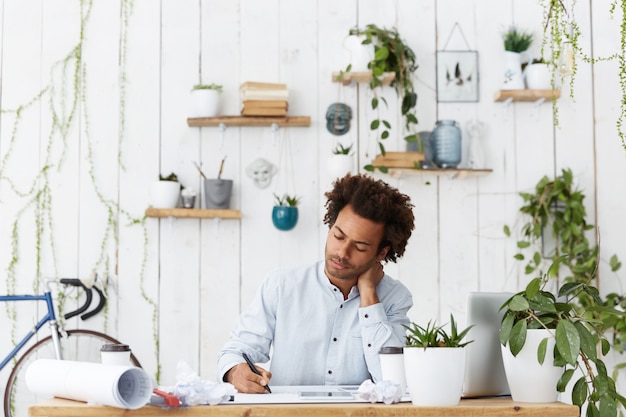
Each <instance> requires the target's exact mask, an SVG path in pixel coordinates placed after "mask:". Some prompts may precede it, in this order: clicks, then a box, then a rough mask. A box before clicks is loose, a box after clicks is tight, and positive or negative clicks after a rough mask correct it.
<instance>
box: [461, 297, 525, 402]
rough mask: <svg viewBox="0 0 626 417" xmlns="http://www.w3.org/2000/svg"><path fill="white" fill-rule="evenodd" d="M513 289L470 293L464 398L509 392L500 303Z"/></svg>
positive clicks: (468, 300)
mask: <svg viewBox="0 0 626 417" xmlns="http://www.w3.org/2000/svg"><path fill="white" fill-rule="evenodd" d="M511 296H513V294H512V293H505V292H470V293H468V294H467V326H470V325H474V327H472V329H470V331H469V333H468V335H467V336H466V338H467V340H474V341H473V342H472V343H470V344H469V345H467V346H466V347H465V355H466V356H465V379H464V382H463V398H471V397H492V396H500V395H509V394H510V391H509V386H508V384H507V382H506V375H505V374H504V366H503V365H502V352H501V350H500V339H499V335H498V332H499V329H500V321H501V319H502V312H500V311H499V310H500V307H501V306H502V304H504V302H505V301H506V300H508V299H509V298H510V297H511Z"/></svg>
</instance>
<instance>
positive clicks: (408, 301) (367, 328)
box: [359, 285, 413, 382]
mask: <svg viewBox="0 0 626 417" xmlns="http://www.w3.org/2000/svg"><path fill="white" fill-rule="evenodd" d="M412 306H413V297H412V296H411V293H410V292H409V290H408V289H407V288H406V287H404V285H399V286H398V287H397V288H396V289H395V290H394V291H393V292H392V293H391V294H390V295H389V297H385V298H384V299H383V300H381V302H380V303H378V304H374V305H371V306H368V307H361V308H359V324H360V325H361V337H362V340H363V352H364V355H365V362H366V363H367V368H368V370H369V372H370V375H371V376H372V379H373V381H374V382H379V381H380V380H381V379H382V372H381V370H380V360H379V358H378V351H379V350H380V348H381V347H383V346H400V347H402V346H404V345H405V339H406V328H405V327H404V325H408V324H409V322H410V321H409V318H408V316H407V312H408V311H409V309H410V308H411V307H412Z"/></svg>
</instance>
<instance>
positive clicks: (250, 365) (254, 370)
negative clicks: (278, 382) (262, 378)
mask: <svg viewBox="0 0 626 417" xmlns="http://www.w3.org/2000/svg"><path fill="white" fill-rule="evenodd" d="M241 356H243V358H244V359H245V360H246V362H247V363H248V366H249V367H250V370H251V371H252V372H254V373H255V374H257V375H261V372H259V370H258V369H256V366H254V364H253V363H252V361H251V360H250V358H249V357H248V355H246V354H245V353H242V354H241ZM264 388H265V389H266V390H267V392H269V393H270V394H271V393H272V390H271V389H270V387H269V385H265V387H264Z"/></svg>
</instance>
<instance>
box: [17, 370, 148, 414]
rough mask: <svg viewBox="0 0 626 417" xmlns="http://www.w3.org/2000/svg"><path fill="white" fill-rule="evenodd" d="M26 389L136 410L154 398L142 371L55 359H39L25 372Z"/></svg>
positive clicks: (42, 393) (146, 375) (145, 375)
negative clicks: (151, 397)
mask: <svg viewBox="0 0 626 417" xmlns="http://www.w3.org/2000/svg"><path fill="white" fill-rule="evenodd" d="M26 385H27V386H28V389H29V390H31V391H32V392H35V393H37V394H41V395H50V396H55V397H61V398H67V399H70V400H77V401H85V402H92V403H96V404H100V405H109V406H112V407H119V408H126V409H130V410H133V409H136V408H140V407H142V406H144V405H145V404H146V403H147V402H148V400H149V399H150V396H151V394H152V389H153V383H152V379H151V378H150V376H148V374H147V373H146V372H145V371H144V370H143V369H141V368H136V367H133V366H124V365H104V364H101V363H94V362H77V361H66V360H56V359H38V360H36V361H34V362H33V363H32V364H31V365H30V366H29V367H28V369H27V370H26Z"/></svg>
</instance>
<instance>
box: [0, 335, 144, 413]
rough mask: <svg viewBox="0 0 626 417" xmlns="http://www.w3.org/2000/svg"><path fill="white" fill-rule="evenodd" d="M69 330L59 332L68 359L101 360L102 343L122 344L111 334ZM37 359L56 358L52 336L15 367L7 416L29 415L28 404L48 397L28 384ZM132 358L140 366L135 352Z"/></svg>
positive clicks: (7, 393)
mask: <svg viewBox="0 0 626 417" xmlns="http://www.w3.org/2000/svg"><path fill="white" fill-rule="evenodd" d="M66 333H67V335H66V336H63V335H59V339H60V342H61V352H62V354H63V359H66V360H72V361H81V362H98V363H99V362H100V348H101V347H102V345H104V344H107V343H117V344H119V343H120V342H119V341H117V340H115V339H114V338H112V337H111V336H108V335H106V334H104V333H100V332H96V331H93V330H68V331H67V332H66ZM37 359H56V355H55V353H54V342H53V340H52V336H47V337H46V338H44V339H41V340H40V341H39V342H37V343H35V344H34V345H33V346H32V347H31V348H30V349H28V350H27V351H26V352H25V353H24V354H23V355H22V356H21V357H20V359H19V360H18V361H17V363H16V364H15V367H13V370H12V371H11V374H10V375H9V380H8V382H7V386H6V390H5V392H4V415H5V417H26V416H28V406H29V405H32V404H35V403H37V402H39V401H42V400H44V399H46V398H47V397H40V396H38V395H37V394H34V393H32V392H30V391H29V390H28V387H27V386H26V381H25V374H26V369H28V366H29V365H30V364H31V363H32V362H34V361H35V360H37ZM130 359H131V362H132V364H133V365H135V366H137V367H141V365H140V364H139V361H138V360H137V358H135V356H134V355H133V354H132V353H131V358H130ZM129 365H130V363H129Z"/></svg>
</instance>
